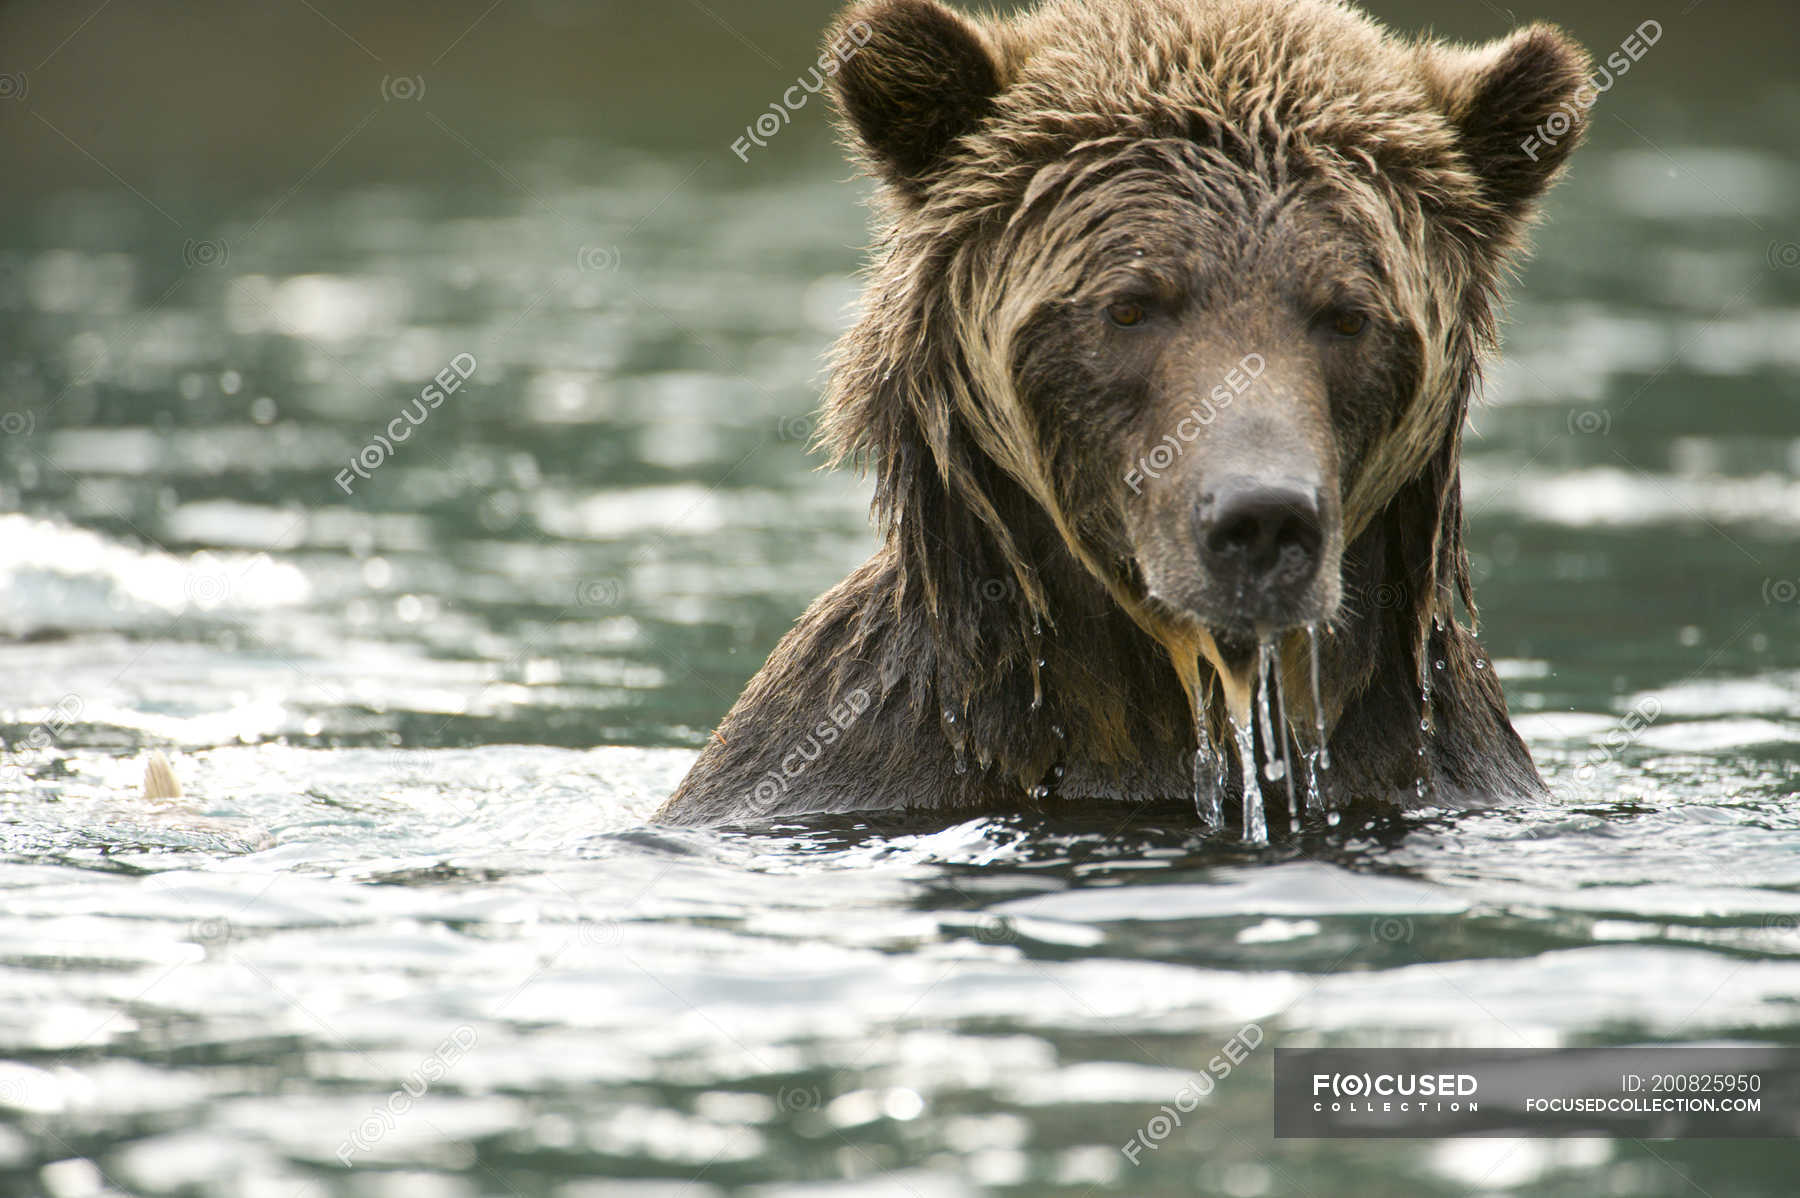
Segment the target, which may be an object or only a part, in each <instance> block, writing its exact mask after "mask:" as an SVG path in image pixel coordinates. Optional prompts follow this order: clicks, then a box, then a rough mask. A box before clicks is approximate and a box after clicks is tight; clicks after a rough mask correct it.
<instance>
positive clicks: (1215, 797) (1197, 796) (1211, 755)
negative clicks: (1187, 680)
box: [1194, 683, 1225, 832]
mask: <svg viewBox="0 0 1800 1198" xmlns="http://www.w3.org/2000/svg"><path fill="white" fill-rule="evenodd" d="M1207 724H1208V721H1207V718H1206V698H1205V696H1204V695H1202V694H1201V693H1200V690H1199V684H1198V683H1196V684H1195V690H1194V811H1195V812H1196V813H1197V814H1198V815H1199V816H1200V822H1201V823H1202V824H1204V825H1205V826H1206V827H1207V828H1208V829H1210V830H1212V831H1215V832H1217V831H1220V830H1222V829H1223V828H1224V827H1225V767H1224V762H1223V761H1221V760H1220V758H1219V752H1218V749H1217V747H1216V746H1214V744H1213V743H1212V730H1211V729H1210V728H1209V727H1208V726H1207Z"/></svg>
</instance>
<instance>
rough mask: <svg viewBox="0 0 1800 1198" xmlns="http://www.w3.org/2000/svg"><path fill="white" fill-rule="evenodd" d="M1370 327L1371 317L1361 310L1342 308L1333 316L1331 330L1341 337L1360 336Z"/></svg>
mask: <svg viewBox="0 0 1800 1198" xmlns="http://www.w3.org/2000/svg"><path fill="white" fill-rule="evenodd" d="M1368 327H1369V318H1368V317H1367V316H1365V315H1363V314H1362V313H1361V312H1357V311H1353V310H1352V309H1349V308H1344V309H1341V310H1339V311H1338V312H1337V314H1336V315H1334V316H1333V317H1332V318H1331V331H1332V332H1334V333H1336V334H1337V335H1338V336H1340V337H1358V336H1361V335H1362V332H1363V330H1364V329H1366V328H1368Z"/></svg>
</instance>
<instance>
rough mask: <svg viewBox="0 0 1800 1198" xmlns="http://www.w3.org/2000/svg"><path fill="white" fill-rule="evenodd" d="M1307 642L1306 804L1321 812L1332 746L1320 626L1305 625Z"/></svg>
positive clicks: (1324, 801)
mask: <svg viewBox="0 0 1800 1198" xmlns="http://www.w3.org/2000/svg"><path fill="white" fill-rule="evenodd" d="M1306 643H1307V647H1308V648H1309V649H1310V650H1311V658H1312V662H1311V667H1312V710H1313V743H1312V748H1311V749H1309V750H1308V751H1307V754H1306V773H1307V779H1306V807H1307V810H1309V811H1322V810H1324V809H1325V808H1326V807H1327V806H1329V796H1328V795H1327V794H1326V793H1325V779H1324V778H1322V777H1321V775H1322V774H1323V773H1325V772H1326V771H1328V770H1330V769H1331V746H1330V745H1329V744H1327V743H1326V740H1325V704H1324V702H1323V701H1322V700H1321V699H1320V695H1319V626H1318V625H1317V624H1308V625H1307V626H1306Z"/></svg>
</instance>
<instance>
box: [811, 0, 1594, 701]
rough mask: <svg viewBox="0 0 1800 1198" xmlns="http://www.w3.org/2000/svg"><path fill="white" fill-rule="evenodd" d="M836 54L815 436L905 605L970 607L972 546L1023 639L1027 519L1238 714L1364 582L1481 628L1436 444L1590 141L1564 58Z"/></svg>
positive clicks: (1130, 13) (1265, 28)
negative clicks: (867, 181) (843, 224)
mask: <svg viewBox="0 0 1800 1198" xmlns="http://www.w3.org/2000/svg"><path fill="white" fill-rule="evenodd" d="M828 44H839V45H846V46H855V47H858V48H857V49H855V50H854V52H853V53H851V54H850V55H849V56H848V57H847V59H846V60H845V61H843V63H842V66H841V68H840V69H839V70H838V71H837V73H836V75H835V77H834V81H833V90H834V98H835V101H836V104H837V108H838V111H839V114H840V117H841V120H842V123H843V126H844V128H845V130H846V134H847V137H848V139H849V141H850V143H851V145H852V148H853V150H854V151H855V152H856V154H857V155H858V156H859V157H860V158H861V159H862V160H863V161H864V162H865V163H866V164H867V166H868V167H869V168H870V170H871V171H872V173H874V174H875V175H876V176H877V178H878V179H879V180H880V182H881V188H880V193H879V198H878V204H879V206H880V209H881V213H882V216H883V231H882V233H881V235H880V239H879V244H878V248H877V253H876V261H875V264H874V266H873V267H872V270H871V276H870V279H869V283H868V288H867V291H866V293H865V297H864V302H863V307H862V312H861V315H860V319H859V321H858V323H857V324H856V326H855V327H854V328H853V329H852V330H851V331H850V332H849V333H848V334H847V335H846V337H845V338H844V339H843V341H842V342H841V343H840V346H839V349H838V353H837V358H836V361H835V365H834V371H833V376H832V382H831V386H830V392H829V395H828V398H827V403H826V422H825V425H824V427H823V433H822V435H823V438H824V440H825V441H826V443H827V444H828V445H830V446H831V447H832V449H833V450H834V451H835V452H836V454H837V455H838V456H839V457H840V458H845V457H853V458H867V459H869V460H871V461H872V463H873V465H874V467H875V469H876V472H877V481H878V486H877V497H876V505H877V510H878V513H879V514H880V515H881V516H883V517H884V519H885V520H886V522H887V524H888V528H889V532H890V535H895V534H897V535H898V537H899V539H900V540H901V541H902V543H903V546H908V547H909V548H908V549H907V551H906V555H907V562H908V570H909V573H908V575H907V585H908V586H913V587H918V588H920V589H921V594H922V597H923V600H924V602H926V603H927V604H928V605H932V606H933V607H934V609H935V607H936V606H937V604H938V603H939V600H940V599H941V597H942V596H943V595H944V594H946V593H947V592H949V591H950V590H951V589H953V588H955V587H957V586H958V585H964V586H966V585H969V584H968V583H967V582H963V583H958V581H957V580H956V579H955V578H954V577H953V576H954V575H955V574H956V573H957V572H958V571H968V570H970V569H971V566H970V562H969V560H967V559H968V557H970V556H971V555H975V553H976V551H975V550H974V549H972V548H971V549H969V550H968V552H967V553H966V554H962V555H960V556H961V557H962V558H963V560H957V558H958V557H959V555H958V553H957V552H956V550H957V545H958V541H957V537H956V536H955V535H954V534H953V532H952V531H951V528H950V526H951V524H953V523H955V521H956V520H964V521H966V522H968V523H969V524H970V525H971V526H972V528H973V530H974V531H973V533H972V534H971V536H972V538H973V539H972V540H971V541H970V542H969V544H970V545H973V544H974V543H975V542H977V541H978V542H979V543H980V544H982V545H985V546H989V547H993V546H998V547H999V548H998V550H996V551H994V553H992V554H987V555H985V556H983V557H982V560H983V562H984V563H991V561H992V560H994V557H995V556H997V559H998V561H999V562H1000V563H1001V564H1000V566H999V567H998V569H999V570H1000V571H1003V572H1004V573H1005V575H1006V577H1005V586H1006V588H1007V589H1008V591H1009V593H1013V594H1016V595H1017V597H1018V607H1019V610H1020V612H1021V613H1022V614H1021V618H1029V619H1031V620H1032V621H1037V620H1039V619H1049V620H1054V619H1056V618H1058V613H1057V612H1056V611H1055V610H1054V608H1053V605H1052V604H1051V603H1050V601H1049V599H1048V597H1047V596H1046V584H1045V581H1044V577H1043V572H1042V570H1041V568H1040V563H1041V559H1042V556H1043V555H1042V554H1041V553H1039V552H1036V551H1034V550H1033V549H1032V548H1031V547H1029V546H1025V545H1021V544H1019V543H1018V542H1019V541H1020V539H1021V538H1023V537H1024V536H1026V535H1027V534H1025V533H1022V532H1021V521H1020V520H1019V519H1018V518H1017V516H1016V515H1015V514H1014V513H1013V511H1012V510H1011V508H1009V504H1014V505H1016V503H1017V502H1019V501H1020V500H1019V498H1018V497H1023V500H1022V501H1023V502H1026V503H1028V504H1029V505H1031V506H1032V507H1033V508H1034V509H1035V510H1036V511H1038V512H1041V513H1042V517H1043V519H1044V521H1045V522H1046V523H1047V525H1048V526H1049V527H1051V528H1053V529H1054V531H1055V535H1056V537H1057V538H1059V539H1060V541H1061V545H1062V548H1063V549H1065V550H1066V552H1067V554H1068V555H1070V556H1071V557H1072V558H1073V559H1074V561H1075V562H1077V563H1079V566H1080V568H1081V569H1082V570H1084V571H1085V572H1086V574H1087V575H1088V576H1089V577H1091V579H1092V580H1093V581H1094V582H1095V583H1097V584H1098V585H1099V587H1101V588H1103V589H1104V591H1105V592H1106V593H1107V594H1108V595H1109V596H1110V597H1111V599H1112V601H1114V602H1116V603H1117V604H1118V605H1119V606H1121V607H1122V608H1123V609H1124V610H1125V611H1126V612H1127V613H1129V615H1130V617H1131V619H1132V620H1133V621H1134V622H1135V623H1136V624H1137V625H1138V626H1139V627H1140V628H1141V629H1143V630H1144V631H1145V632H1146V633H1148V634H1149V635H1150V636H1151V637H1152V638H1154V640H1155V641H1156V642H1158V643H1160V644H1161V645H1162V646H1163V648H1165V649H1166V650H1167V651H1168V653H1169V655H1170V658H1171V660H1172V661H1173V663H1174V665H1175V668H1176V671H1177V673H1178V674H1180V675H1181V676H1182V677H1183V679H1184V680H1186V681H1189V682H1198V681H1199V680H1200V675H1201V673H1202V667H1201V666H1200V665H1199V662H1201V661H1204V662H1207V663H1210V665H1211V667H1212V670H1213V673H1214V674H1215V676H1216V677H1217V678H1219V679H1220V680H1222V682H1223V683H1224V695H1223V699H1224V702H1225V703H1226V704H1227V706H1228V707H1229V708H1230V709H1231V710H1232V711H1234V712H1236V711H1243V710H1246V709H1247V704H1248V699H1247V696H1248V694H1249V688H1250V687H1251V686H1252V685H1253V682H1252V679H1251V677H1250V671H1251V665H1250V662H1251V659H1252V658H1253V657H1254V654H1253V652H1252V650H1253V649H1254V647H1255V646H1256V645H1257V644H1258V643H1259V642H1262V641H1266V640H1270V639H1272V638H1273V639H1276V640H1281V639H1283V638H1290V637H1292V636H1294V635H1296V632H1297V630H1300V629H1305V628H1308V627H1310V626H1319V625H1331V624H1333V623H1334V622H1338V621H1344V620H1348V619H1353V618H1356V617H1357V614H1358V604H1359V602H1360V603H1365V604H1366V600H1362V599H1359V595H1361V594H1362V592H1363V591H1364V589H1365V588H1366V587H1367V586H1370V585H1375V584H1379V585H1381V586H1382V587H1385V588H1388V590H1387V591H1386V592H1385V593H1387V594H1389V595H1397V596H1401V597H1402V600H1403V601H1402V602H1400V603H1399V604H1397V605H1395V606H1398V607H1400V608H1402V609H1403V611H1401V613H1400V616H1399V618H1400V619H1402V620H1404V621H1406V622H1409V623H1410V624H1411V625H1412V626H1414V627H1415V628H1418V629H1428V628H1429V626H1430V622H1431V621H1433V620H1442V619H1453V618H1454V613H1453V611H1452V608H1453V605H1454V603H1455V602H1456V599H1457V597H1458V596H1460V597H1461V598H1462V600H1463V602H1464V604H1465V605H1466V606H1467V607H1468V608H1469V612H1470V617H1471V619H1472V617H1473V605H1472V596H1471V595H1470V594H1469V583H1468V573H1467V564H1466V558H1465V555H1464V552H1463V548H1462V513H1461V509H1460V485H1459V481H1458V478H1457V461H1458V456H1459V454H1460V446H1461V441H1460V438H1461V428H1462V424H1463V420H1464V416H1465V413H1466V410H1467V406H1468V403H1469V399H1470V396H1471V394H1472V392H1473V390H1474V389H1475V386H1476V384H1477V381H1478V372H1479V363H1480V361H1481V358H1482V356H1483V354H1484V352H1485V351H1486V350H1487V349H1488V348H1489V346H1490V343H1491V341H1492V339H1493V335H1494V320H1495V318H1494V308H1495V304H1496V294H1495V293H1496V287H1497V284H1498V282H1499V281H1500V280H1501V279H1502V277H1503V276H1504V274H1505V272H1506V267H1507V264H1508V262H1509V260H1510V259H1511V257H1512V256H1513V255H1514V254H1515V253H1516V252H1517V251H1518V249H1519V248H1520V244H1521V240H1522V235H1523V231H1524V229H1525V228H1526V226H1527V224H1528V223H1529V220H1530V217H1531V215H1532V211H1533V208H1534V205H1535V202H1536V201H1537V199H1538V197H1539V196H1540V195H1541V194H1542V192H1543V191H1544V190H1545V188H1546V187H1547V186H1548V185H1549V183H1550V182H1551V181H1552V179H1553V178H1554V177H1555V175H1556V174H1557V172H1558V169H1559V168H1560V166H1561V165H1562V163H1563V160H1564V158H1565V157H1566V156H1567V154H1568V153H1569V151H1570V149H1572V148H1573V146H1574V144H1575V143H1576V141H1577V140H1578V138H1579V136H1580V134H1581V131H1582V130H1581V125H1582V117H1583V115H1584V111H1585V110H1584V109H1583V108H1582V107H1581V106H1580V105H1579V103H1577V102H1576V97H1577V95H1578V93H1579V91H1580V90H1581V87H1582V84H1583V83H1584V81H1585V79H1586V75H1587V70H1588V62H1587V59H1586V56H1585V55H1584V54H1583V52H1582V51H1581V50H1580V49H1579V48H1577V47H1576V46H1575V45H1574V44H1573V43H1571V42H1570V41H1569V40H1568V39H1567V38H1566V37H1565V36H1563V35H1562V34H1561V33H1559V32H1558V31H1556V30H1555V29H1553V28H1550V27H1548V26H1542V25H1537V26H1531V27H1528V28H1525V29H1522V30H1520V31H1518V32H1516V33H1514V34H1512V35H1511V36H1508V37H1506V38H1504V39H1502V40H1500V41H1497V42H1494V43H1492V44H1489V45H1485V46H1479V47H1474V48H1463V47H1456V46H1452V45H1449V44H1445V43H1442V42H1438V41H1434V40H1410V39H1403V38H1400V37H1397V36H1394V35H1391V34H1389V33H1387V32H1385V31H1383V30H1382V29H1381V28H1380V27H1379V26H1377V25H1376V24H1375V23H1374V22H1373V21H1372V20H1370V19H1369V18H1367V17H1366V16H1364V15H1362V14H1361V13H1360V12H1358V11H1357V10H1355V9H1354V8H1352V7H1350V6H1348V5H1345V4H1340V3H1334V2H1332V0H1049V2H1047V3H1045V4H1043V5H1041V6H1040V7H1038V8H1036V9H1034V10H1032V11H1028V12H1025V13H1022V14H1020V15H1017V16H1014V17H1008V18H991V19H982V20H976V19H972V18H969V17H966V16H963V15H960V14H958V13H956V12H953V11H952V10H950V9H949V8H946V7H944V6H943V5H941V4H938V3H936V2H934V0H871V2H869V3H863V4H859V5H856V6H853V7H852V8H851V9H849V10H848V11H847V12H845V13H844V14H843V15H842V17H841V18H840V20H839V25H838V27H837V29H836V30H834V32H833V34H832V35H831V37H830V38H829V41H828ZM1558 112H1562V113H1566V114H1568V115H1567V117H1565V123H1564V124H1561V125H1552V126H1551V127H1563V128H1566V129H1567V131H1566V132H1565V133H1564V134H1563V136H1561V137H1560V138H1553V139H1550V140H1549V141H1546V140H1545V139H1544V138H1543V137H1542V136H1541V128H1540V127H1541V126H1544V125H1545V124H1546V121H1547V120H1548V118H1550V117H1551V115H1552V114H1554V113H1558ZM1534 130H1535V131H1538V132H1539V134H1540V136H1538V137H1535V138H1534V137H1533V133H1534ZM1009 496H1010V497H1012V498H1008V497H1009ZM952 511H953V512H954V513H957V515H956V516H955V517H952V516H951V515H948V514H946V513H949V512H952ZM934 524H935V526H934ZM1376 537H1378V538H1379V540H1380V545H1379V546H1378V547H1376V548H1370V546H1371V545H1372V541H1371V538H1376ZM1359 544H1360V545H1362V546H1363V547H1364V548H1363V549H1362V550H1359V549H1358V546H1359ZM946 549H948V550H949V551H950V552H949V553H948V554H947V553H946ZM980 572H981V573H984V574H985V573H989V572H990V570H989V569H986V568H984V569H983V570H982V571H980ZM1365 614H1366V613H1365ZM949 635H954V632H953V631H952V632H951V633H949ZM1194 693H1195V694H1196V695H1197V694H1198V693H1199V692H1198V690H1197V689H1196V690H1195V691H1194ZM1195 701H1196V703H1198V702H1199V701H1200V700H1199V699H1197V698H1196V700H1195Z"/></svg>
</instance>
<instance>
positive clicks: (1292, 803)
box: [1269, 653, 1300, 832]
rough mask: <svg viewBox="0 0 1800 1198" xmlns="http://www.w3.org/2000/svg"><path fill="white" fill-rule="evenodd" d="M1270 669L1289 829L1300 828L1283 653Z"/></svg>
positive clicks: (1291, 728)
mask: <svg viewBox="0 0 1800 1198" xmlns="http://www.w3.org/2000/svg"><path fill="white" fill-rule="evenodd" d="M1274 657H1275V660H1274V662H1273V663H1272V666H1271V669H1270V671H1269V677H1270V679H1271V680H1272V681H1274V683H1275V727H1276V729H1277V731H1278V735H1279V736H1280V737H1281V777H1282V780H1283V782H1284V784H1285V785H1286V787H1287V797H1288V831H1290V832H1298V831H1299V830H1300V779H1299V777H1298V776H1297V775H1296V774H1295V773H1294V757H1293V754H1292V752H1290V751H1289V749H1288V742H1289V741H1290V740H1292V739H1293V732H1294V726H1293V725H1292V724H1290V723H1289V722H1288V712H1287V675H1285V674H1283V673H1282V672H1281V668H1280V667H1281V655H1280V653H1276V654H1275V655H1274Z"/></svg>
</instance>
